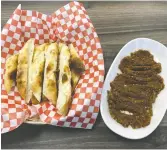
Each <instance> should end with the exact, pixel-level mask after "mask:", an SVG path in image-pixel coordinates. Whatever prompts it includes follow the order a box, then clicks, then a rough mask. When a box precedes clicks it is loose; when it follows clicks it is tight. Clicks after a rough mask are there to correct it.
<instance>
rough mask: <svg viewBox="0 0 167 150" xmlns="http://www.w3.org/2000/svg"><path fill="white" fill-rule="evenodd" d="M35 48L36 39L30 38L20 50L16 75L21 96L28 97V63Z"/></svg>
mask: <svg viewBox="0 0 167 150" xmlns="http://www.w3.org/2000/svg"><path fill="white" fill-rule="evenodd" d="M33 50H34V39H30V40H28V41H27V42H26V43H25V45H24V47H23V48H22V49H21V50H20V51H19V56H18V66H17V76H16V82H17V88H18V91H19V93H20V96H21V97H22V98H23V99H25V101H26V102H27V99H26V97H27V96H26V95H27V86H28V71H29V69H28V63H29V61H30V60H31V58H30V57H32V55H30V53H32V52H33Z"/></svg>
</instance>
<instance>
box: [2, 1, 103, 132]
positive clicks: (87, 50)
mask: <svg viewBox="0 0 167 150" xmlns="http://www.w3.org/2000/svg"><path fill="white" fill-rule="evenodd" d="M30 38H35V44H43V43H46V42H53V41H57V42H59V41H61V42H62V41H64V42H66V43H67V44H68V43H72V44H73V45H74V47H75V48H76V50H77V52H78V54H79V56H80V57H81V59H82V60H83V61H84V64H85V72H84V74H83V75H82V76H81V78H80V80H79V82H78V85H77V87H76V90H75V94H74V95H73V101H72V105H71V108H70V110H69V113H68V115H67V116H65V117H63V116H60V115H59V114H58V113H57V112H56V109H55V107H54V106H53V105H52V104H51V103H49V102H44V103H41V104H38V105H35V106H28V105H27V104H25V101H24V100H23V99H22V98H21V97H20V95H19V93H18V90H17V88H16V86H14V87H13V88H12V91H11V92H10V93H9V94H7V92H6V90H5V88H4V73H5V62H6V59H7V58H8V57H9V56H10V55H13V54H15V53H18V51H19V50H20V49H21V48H22V47H23V45H24V43H25V42H26V41H27V40H29V39H30ZM103 80H104V60H103V52H102V48H101V45H100V41H99V38H98V36H97V33H96V32H95V28H94V27H93V25H92V22H91V20H90V18H89V16H88V15H87V12H86V10H85V8H84V7H83V5H82V4H81V3H78V2H71V3H69V4H67V5H65V6H64V7H62V8H60V9H59V10H57V11H56V12H54V13H53V14H52V15H45V14H42V13H40V12H37V11H30V10H22V9H21V5H19V6H18V7H17V9H16V10H15V11H14V13H13V15H12V16H11V17H10V19H9V20H8V22H7V24H6V25H5V26H4V28H3V30H2V33H1V83H2V84H1V132H2V133H5V132H9V131H12V130H14V129H16V128H17V127H19V126H20V125H21V124H22V123H23V122H24V121H25V120H26V119H28V118H30V117H33V116H36V115H39V117H40V120H41V121H42V122H44V123H46V124H51V125H55V126H62V127H73V128H85V129H91V128H92V127H93V124H94V123H95V121H96V118H97V115H98V112H99V105H100V97H101V92H102V86H103Z"/></svg>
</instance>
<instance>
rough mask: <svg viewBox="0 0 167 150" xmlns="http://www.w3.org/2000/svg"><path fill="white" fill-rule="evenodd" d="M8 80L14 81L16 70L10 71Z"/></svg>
mask: <svg viewBox="0 0 167 150" xmlns="http://www.w3.org/2000/svg"><path fill="white" fill-rule="evenodd" d="M9 78H10V80H15V79H16V70H14V71H12V72H11V73H10V75H9Z"/></svg>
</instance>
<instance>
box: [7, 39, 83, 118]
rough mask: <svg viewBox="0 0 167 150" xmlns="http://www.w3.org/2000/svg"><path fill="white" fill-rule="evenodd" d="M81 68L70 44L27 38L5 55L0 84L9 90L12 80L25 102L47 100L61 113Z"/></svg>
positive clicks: (76, 54)
mask: <svg viewBox="0 0 167 150" xmlns="http://www.w3.org/2000/svg"><path fill="white" fill-rule="evenodd" d="M83 71H84V64H83V61H82V60H81V59H80V57H79V56H78V53H77V52H76V50H75V48H74V47H73V45H72V44H70V45H66V44H64V43H59V44H57V43H50V44H49V43H44V44H42V45H34V39H30V40H28V41H27V42H26V43H25V45H24V47H23V48H22V49H21V50H20V51H19V54H16V55H13V56H11V57H9V58H8V59H7V61H6V71H5V78H4V81H5V83H4V85H5V88H6V91H7V92H9V91H10V90H11V88H12V86H13V83H15V81H16V85H17V88H18V91H19V93H20V96H21V97H22V98H23V99H25V102H26V103H27V104H30V105H32V104H33V105H36V104H39V103H40V102H43V101H50V102H51V103H52V104H53V105H55V106H56V108H57V112H58V113H59V114H61V115H64V116H65V115H67V113H68V110H69V107H70V105H71V100H72V98H71V97H72V94H73V93H74V90H75V88H76V86H77V83H78V81H79V78H80V76H81V74H82V73H83Z"/></svg>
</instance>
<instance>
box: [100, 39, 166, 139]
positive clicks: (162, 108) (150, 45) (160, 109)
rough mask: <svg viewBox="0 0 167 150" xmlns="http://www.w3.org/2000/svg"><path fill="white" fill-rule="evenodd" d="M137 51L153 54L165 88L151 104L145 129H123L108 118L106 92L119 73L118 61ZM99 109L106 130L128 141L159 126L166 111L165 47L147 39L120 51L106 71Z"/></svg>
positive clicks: (127, 45)
mask: <svg viewBox="0 0 167 150" xmlns="http://www.w3.org/2000/svg"><path fill="white" fill-rule="evenodd" d="M138 49H145V50H148V51H149V52H150V53H151V54H153V56H154V59H155V61H156V62H160V63H161V66H162V72H161V73H160V75H161V77H163V79H164V84H165V88H164V89H163V90H162V91H161V92H160V94H159V95H158V97H157V99H156V101H155V103H154V104H153V116H152V118H151V122H150V124H149V125H148V126H147V127H144V128H140V129H133V128H132V127H128V128H124V127H123V126H122V125H121V124H119V123H117V122H116V121H115V120H114V119H113V118H112V117H111V116H110V113H109V108H108V102H107V90H110V82H111V81H113V80H114V78H115V76H116V75H117V73H119V72H120V70H119V69H118V66H119V64H120V61H121V60H122V59H123V58H124V57H125V56H128V55H130V53H131V52H134V51H136V50H138ZM100 109H101V115H102V118H103V120H104V122H105V124H106V125H107V126H108V128H110V129H111V130H112V131H113V132H115V133H117V134H119V135H120V136H123V137H125V138H128V139H141V138H144V137H146V136H148V135H149V134H151V133H152V132H153V131H154V130H155V129H156V128H157V126H158V125H159V124H160V122H161V120H162V118H163V117H164V115H165V112H166V109H167V47H165V46H164V45H163V44H161V43H159V42H157V41H154V40H151V39H147V38H138V39H134V40H132V41H130V42H129V43H127V44H126V45H125V46H124V47H123V48H122V49H121V50H120V52H119V53H118V55H117V56H116V58H115V60H114V61H113V63H112V65H111V67H110V69H109V71H108V74H107V76H106V79H105V82H104V85H103V91H102V96H101V105H100Z"/></svg>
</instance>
